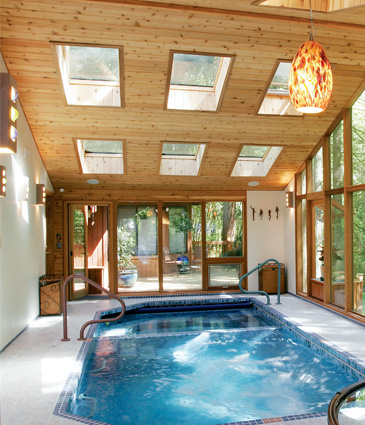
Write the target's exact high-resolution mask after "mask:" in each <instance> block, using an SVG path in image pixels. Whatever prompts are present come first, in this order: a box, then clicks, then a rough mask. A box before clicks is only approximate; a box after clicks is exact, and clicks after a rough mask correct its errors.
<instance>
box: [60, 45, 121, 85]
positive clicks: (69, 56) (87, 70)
mask: <svg viewBox="0 0 365 425" xmlns="http://www.w3.org/2000/svg"><path fill="white" fill-rule="evenodd" d="M64 49H65V56H66V63H67V67H68V73H69V77H70V80H90V81H112V82H118V81H119V50H118V49H113V48H106V47H90V46H64Z"/></svg>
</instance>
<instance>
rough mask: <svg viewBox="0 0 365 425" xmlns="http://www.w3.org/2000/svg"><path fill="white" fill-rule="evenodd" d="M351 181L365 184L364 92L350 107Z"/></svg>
mask: <svg viewBox="0 0 365 425" xmlns="http://www.w3.org/2000/svg"><path fill="white" fill-rule="evenodd" d="M352 181H353V184H354V185H356V184H363V183H365V91H364V92H363V93H362V95H361V96H360V97H359V98H358V99H357V101H356V102H355V103H354V105H353V107H352Z"/></svg>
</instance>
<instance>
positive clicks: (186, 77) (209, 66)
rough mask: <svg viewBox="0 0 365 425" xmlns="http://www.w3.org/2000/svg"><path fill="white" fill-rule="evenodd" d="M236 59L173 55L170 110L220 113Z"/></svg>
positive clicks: (195, 54) (231, 57)
mask: <svg viewBox="0 0 365 425" xmlns="http://www.w3.org/2000/svg"><path fill="white" fill-rule="evenodd" d="M232 63H233V56H229V55H224V56H216V55H210V54H198V53H182V52H171V54H170V69H169V78H168V90H167V94H166V108H167V109H177V110H189V111H218V110H219V107H220V104H221V102H222V94H223V91H224V88H225V86H226V84H227V80H228V76H229V73H230V70H231V67H232Z"/></svg>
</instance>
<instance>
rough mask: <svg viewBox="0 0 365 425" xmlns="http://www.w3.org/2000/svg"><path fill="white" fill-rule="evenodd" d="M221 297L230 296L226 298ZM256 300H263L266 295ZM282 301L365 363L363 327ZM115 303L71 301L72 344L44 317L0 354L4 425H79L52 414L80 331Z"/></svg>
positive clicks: (302, 424) (303, 423)
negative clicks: (98, 312) (83, 325)
mask: <svg viewBox="0 0 365 425" xmlns="http://www.w3.org/2000/svg"><path fill="white" fill-rule="evenodd" d="M218 296H219V295H218ZM220 296H224V297H229V295H223V294H222V295H220ZM210 297H212V296H209V298H210ZM235 297H236V295H235ZM257 298H258V299H261V300H262V301H264V299H263V298H262V297H257ZM154 299H155V298H154ZM180 299H181V298H180ZM125 300H126V304H128V305H130V304H133V303H136V302H138V299H137V298H125ZM147 300H148V299H143V301H147ZM281 300H282V304H281V305H276V304H275V302H276V297H275V296H272V307H273V308H275V309H276V310H278V311H280V312H281V313H282V314H284V315H286V316H287V317H288V318H289V319H290V320H293V321H295V322H297V323H299V324H300V325H301V326H302V327H303V329H304V330H307V331H310V332H315V333H317V334H318V335H320V336H321V337H323V338H324V339H325V340H327V341H329V342H330V343H331V344H335V345H337V346H339V347H341V348H342V349H344V350H346V351H348V352H350V353H351V354H353V355H355V356H357V357H358V358H359V359H361V360H362V361H364V362H365V327H364V326H361V325H359V324H356V323H353V322H352V321H350V320H348V319H346V318H343V317H341V316H339V315H336V314H334V313H332V312H330V311H328V310H325V309H323V308H321V307H318V306H316V305H314V304H311V303H309V302H306V301H304V300H301V299H299V298H298V297H294V296H291V295H288V294H287V295H283V296H282V297H281ZM117 304H118V303H117V302H116V301H115V300H79V301H74V302H72V303H69V304H68V316H69V337H70V338H71V341H69V342H62V341H61V338H62V318H61V317H40V318H38V319H37V320H35V321H34V322H33V323H31V325H30V326H29V328H28V329H26V330H25V331H24V332H23V333H22V334H21V335H20V336H19V337H18V338H17V339H16V340H15V341H14V342H13V343H12V344H11V345H10V346H9V347H8V348H7V349H6V350H4V351H3V352H2V354H1V355H0V373H1V396H0V397H1V398H0V401H1V413H0V414H1V416H0V418H1V421H0V423H1V424H2V425H76V424H77V422H75V421H70V420H67V419H64V418H60V417H57V416H54V415H53V413H52V412H53V409H54V407H55V404H56V402H57V400H58V397H59V394H60V392H61V390H62V389H63V386H64V384H65V381H66V379H67V377H68V375H69V372H70V370H71V368H72V365H73V364H74V360H75V358H76V356H77V353H78V351H79V349H80V346H81V342H80V341H78V340H77V337H78V334H79V330H80V327H81V326H82V324H83V323H84V322H85V321H86V320H89V319H90V318H92V317H93V316H94V313H95V312H96V311H98V310H105V309H108V308H110V307H114V306H116V305H117ZM292 423H293V425H325V424H326V423H327V418H326V417H320V418H315V419H301V420H296V421H293V422H292ZM161 425H163V424H161ZM177 425H178V424H177ZM192 425H195V424H192Z"/></svg>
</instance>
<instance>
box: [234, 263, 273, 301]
mask: <svg viewBox="0 0 365 425" xmlns="http://www.w3.org/2000/svg"><path fill="white" fill-rule="evenodd" d="M269 261H273V262H275V263H276V264H277V265H278V298H277V302H276V304H281V302H280V285H281V265H280V263H279V261H278V260H275V259H274V258H269V259H268V260H266V261H264V262H263V263H260V264H259V265H258V266H257V267H255V268H253V269H252V270H250V271H249V272H247V273H246V274H245V275H243V276H242V277H241V279H240V280H239V282H238V287H239V288H240V290H241V292H243V293H244V294H250V295H265V297H266V298H267V305H270V297H269V294H268V293H267V292H265V291H246V289H243V288H242V281H243V279H246V277H247V276H249V275H250V274H251V273H253V272H255V271H256V270H258V269H259V268H260V267H262V266H263V265H264V264H266V263H268V262H269Z"/></svg>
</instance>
